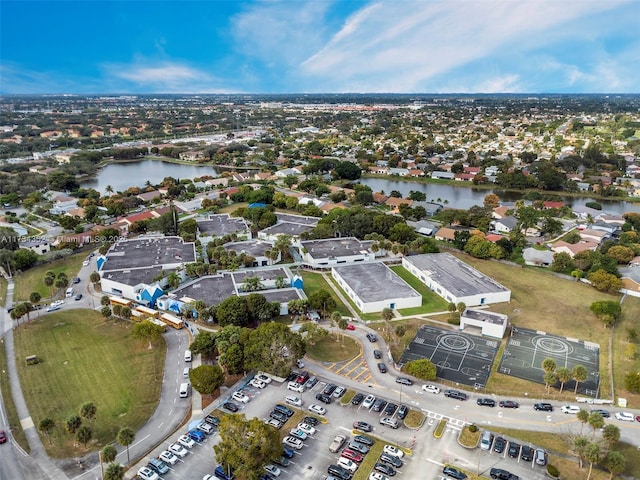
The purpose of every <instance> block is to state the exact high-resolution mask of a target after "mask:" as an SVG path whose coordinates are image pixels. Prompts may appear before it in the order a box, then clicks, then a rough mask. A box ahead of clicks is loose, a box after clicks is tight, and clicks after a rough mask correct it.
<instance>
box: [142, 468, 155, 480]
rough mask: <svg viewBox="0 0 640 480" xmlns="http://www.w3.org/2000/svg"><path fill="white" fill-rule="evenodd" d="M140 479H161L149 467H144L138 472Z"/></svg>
mask: <svg viewBox="0 0 640 480" xmlns="http://www.w3.org/2000/svg"><path fill="white" fill-rule="evenodd" d="M138 477H140V479H141V480H158V479H159V478H160V477H159V476H158V474H157V473H156V472H154V471H153V470H151V469H150V468H149V467H142V468H140V469H139V470H138Z"/></svg>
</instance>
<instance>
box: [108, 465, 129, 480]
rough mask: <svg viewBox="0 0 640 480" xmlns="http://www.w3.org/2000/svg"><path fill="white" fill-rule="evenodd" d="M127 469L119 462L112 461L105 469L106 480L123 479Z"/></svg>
mask: <svg viewBox="0 0 640 480" xmlns="http://www.w3.org/2000/svg"><path fill="white" fill-rule="evenodd" d="M125 472H126V469H125V468H124V467H123V466H122V465H120V464H118V463H110V464H109V465H107V468H106V469H105V471H104V480H122V479H123V478H124V474H125Z"/></svg>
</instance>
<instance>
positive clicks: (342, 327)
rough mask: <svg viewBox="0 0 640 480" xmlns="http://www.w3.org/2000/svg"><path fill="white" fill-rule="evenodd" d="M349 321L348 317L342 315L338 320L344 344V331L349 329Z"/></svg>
mask: <svg viewBox="0 0 640 480" xmlns="http://www.w3.org/2000/svg"><path fill="white" fill-rule="evenodd" d="M348 325H349V322H348V321H347V319H346V318H344V317H343V316H342V315H340V319H339V320H338V328H339V329H340V330H342V344H343V345H344V331H345V330H346V329H347V326H348Z"/></svg>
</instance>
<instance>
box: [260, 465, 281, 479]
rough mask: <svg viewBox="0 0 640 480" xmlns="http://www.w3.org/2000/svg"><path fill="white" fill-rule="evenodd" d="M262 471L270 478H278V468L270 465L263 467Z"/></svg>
mask: <svg viewBox="0 0 640 480" xmlns="http://www.w3.org/2000/svg"><path fill="white" fill-rule="evenodd" d="M264 471H265V472H267V473H268V474H269V475H271V476H272V477H279V476H280V469H279V468H278V467H276V466H275V465H272V464H269V465H265V467H264Z"/></svg>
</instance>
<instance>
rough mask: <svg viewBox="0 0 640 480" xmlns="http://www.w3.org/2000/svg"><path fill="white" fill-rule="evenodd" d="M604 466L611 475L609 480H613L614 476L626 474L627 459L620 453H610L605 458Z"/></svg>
mask: <svg viewBox="0 0 640 480" xmlns="http://www.w3.org/2000/svg"><path fill="white" fill-rule="evenodd" d="M604 466H605V468H606V469H607V470H609V472H610V473H611V475H610V476H609V480H611V479H613V476H614V475H620V474H621V473H622V472H624V468H625V466H626V459H625V458H624V455H622V454H621V453H620V452H609V453H607V456H606V457H605V458H604Z"/></svg>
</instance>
